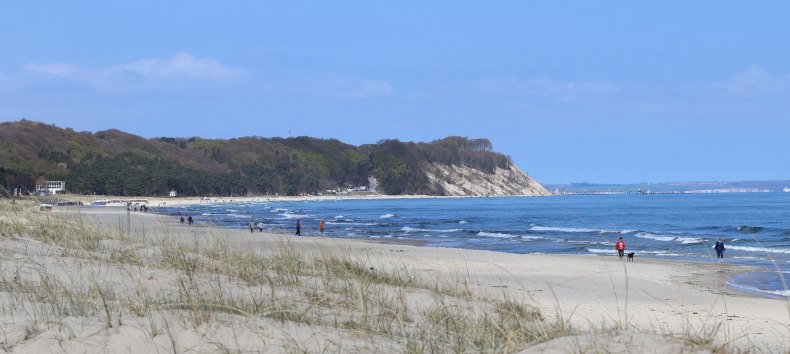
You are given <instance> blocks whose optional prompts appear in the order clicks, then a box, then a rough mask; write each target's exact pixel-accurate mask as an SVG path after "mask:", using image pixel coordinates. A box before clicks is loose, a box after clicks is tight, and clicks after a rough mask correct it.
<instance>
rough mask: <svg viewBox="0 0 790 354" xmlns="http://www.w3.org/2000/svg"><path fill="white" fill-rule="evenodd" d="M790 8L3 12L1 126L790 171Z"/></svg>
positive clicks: (613, 166) (543, 165)
mask: <svg viewBox="0 0 790 354" xmlns="http://www.w3.org/2000/svg"><path fill="white" fill-rule="evenodd" d="M788 13H790V3H788V2H779V1H777V2H758V3H754V2H753V3H745V2H735V1H677V2H675V1H656V2H637V1H623V2H606V1H603V2H581V1H577V2H567V1H544V2H536V1H512V2H504V1H503V2H485V3H484V2H472V1H468V2H467V1H435V2H426V1H397V2H390V3H384V2H377V1H323V2H312V3H311V2H301V1H245V2H238V3H234V2H229V3H227V2H226V3H222V4H220V3H214V2H212V3H208V2H195V1H167V2H162V1H134V2H124V3H121V2H85V1H68V2H66V1H49V2H36V4H35V5H30V4H27V3H25V2H5V3H3V4H2V5H0V29H2V30H0V53H2V55H0V121H16V120H19V119H21V118H28V119H31V120H37V121H43V122H47V123H54V124H56V125H58V126H61V127H71V128H73V129H75V130H79V131H83V130H87V131H99V130H104V129H109V128H118V129H121V130H124V131H127V132H130V133H133V134H137V135H140V136H143V137H147V138H150V137H160V136H173V137H190V136H202V137H208V138H231V137H239V136H249V135H257V136H263V137H270V136H287V134H288V127H289V126H290V127H291V128H292V131H293V134H294V135H308V136H314V137H321V138H337V139H339V140H341V141H344V142H347V143H352V144H364V143H374V142H376V141H378V140H380V139H385V138H397V139H400V140H409V141H430V140H434V139H438V138H442V137H445V136H448V135H462V136H468V137H487V138H489V139H491V141H492V142H493V143H494V148H495V149H496V150H498V151H500V152H503V153H505V154H508V155H510V156H512V158H513V160H514V161H515V163H516V165H518V166H519V167H521V168H522V169H524V170H525V171H527V172H528V173H530V174H531V175H532V176H533V177H535V178H536V179H537V180H538V181H540V182H543V183H560V182H580V181H587V182H661V181H703V180H706V181H711V180H715V181H724V180H760V179H790V163H788V161H790V156H788V152H790V138H788V136H789V135H790V116H788V113H790V46H788V44H787V43H788V38H790V23H788V21H787V20H786V16H787V14H788Z"/></svg>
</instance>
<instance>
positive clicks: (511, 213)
mask: <svg viewBox="0 0 790 354" xmlns="http://www.w3.org/2000/svg"><path fill="white" fill-rule="evenodd" d="M176 211H177V210H176V208H159V210H158V212H160V213H165V214H172V215H175V214H176ZM181 211H182V213H189V214H192V215H193V216H195V217H196V220H197V222H198V223H213V224H216V225H219V226H221V227H227V228H237V229H241V228H246V227H247V225H248V223H249V222H250V221H253V222H255V223H257V222H262V223H263V224H264V228H265V229H268V230H289V231H295V224H296V220H297V219H299V220H301V223H302V235H305V236H316V235H318V222H319V220H320V219H321V218H323V219H324V220H325V221H326V230H325V233H326V234H327V235H329V236H333V237H345V238H360V239H396V240H397V239H400V240H417V241H421V242H424V243H425V245H426V246H428V247H454V248H468V249H482V250H491V251H498V252H510V253H549V254H578V255H609V256H611V255H614V254H615V251H614V243H615V241H616V240H617V238H618V237H619V236H622V237H623V240H624V241H625V243H626V249H627V251H633V252H635V253H636V255H637V257H638V258H639V257H653V258H663V259H678V260H691V261H699V262H707V263H711V264H712V263H713V262H714V261H715V257H716V252H715V251H714V250H713V243H714V242H715V240H716V239H718V238H719V237H722V238H723V239H724V241H725V245H726V248H727V250H726V251H725V261H726V262H729V263H738V264H745V265H754V266H759V267H762V268H764V269H765V271H764V272H753V273H747V274H743V275H739V276H737V277H734V278H733V279H732V280H731V281H730V286H731V287H733V288H737V289H740V290H744V291H749V292H752V293H755V294H759V295H763V296H769V297H780V298H781V297H790V291H788V290H787V286H786V285H788V284H790V193H733V194H661V195H601V196H555V197H526V198H525V197H503V198H439V199H387V200H335V201H298V202H297V201H292V202H258V203H214V204H202V205H194V206H189V207H182V208H181ZM174 219H175V218H174ZM638 258H637V259H638Z"/></svg>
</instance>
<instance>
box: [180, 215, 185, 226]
mask: <svg viewBox="0 0 790 354" xmlns="http://www.w3.org/2000/svg"><path fill="white" fill-rule="evenodd" d="M179 219H181V223H182V224H183V223H184V217H183V216H182V217H180V218H179Z"/></svg>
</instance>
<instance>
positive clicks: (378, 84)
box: [294, 75, 395, 98]
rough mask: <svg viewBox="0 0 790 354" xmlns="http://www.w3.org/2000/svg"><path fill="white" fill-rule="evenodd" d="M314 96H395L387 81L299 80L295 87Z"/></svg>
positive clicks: (361, 79) (336, 76)
mask: <svg viewBox="0 0 790 354" xmlns="http://www.w3.org/2000/svg"><path fill="white" fill-rule="evenodd" d="M294 88H295V89H296V90H298V91H305V92H307V93H309V94H312V95H317V96H326V97H335V98H372V97H386V96H391V95H393V94H395V89H394V88H393V87H392V85H391V84H390V83H389V82H387V81H382V80H371V79H365V78H358V77H350V76H338V75H328V76H320V77H313V78H306V79H302V80H298V81H297V83H296V86H295V87H294Z"/></svg>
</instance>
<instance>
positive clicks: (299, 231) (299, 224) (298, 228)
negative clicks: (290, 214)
mask: <svg viewBox="0 0 790 354" xmlns="http://www.w3.org/2000/svg"><path fill="white" fill-rule="evenodd" d="M296 236H302V221H301V220H299V219H296Z"/></svg>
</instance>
